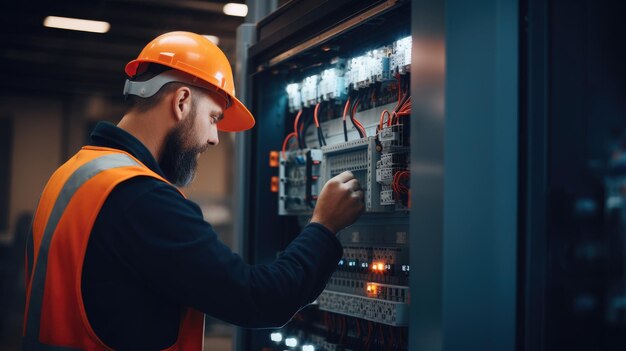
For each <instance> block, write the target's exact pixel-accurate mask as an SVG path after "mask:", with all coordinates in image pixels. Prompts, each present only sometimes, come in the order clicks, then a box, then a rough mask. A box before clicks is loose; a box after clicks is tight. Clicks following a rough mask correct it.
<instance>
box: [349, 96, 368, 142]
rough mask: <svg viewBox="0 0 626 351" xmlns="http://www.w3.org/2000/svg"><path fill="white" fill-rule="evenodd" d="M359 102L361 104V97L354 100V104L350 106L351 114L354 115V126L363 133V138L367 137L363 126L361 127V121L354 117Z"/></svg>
mask: <svg viewBox="0 0 626 351" xmlns="http://www.w3.org/2000/svg"><path fill="white" fill-rule="evenodd" d="M360 104H361V99H357V100H356V102H355V103H354V106H353V107H352V116H354V118H353V119H354V124H355V126H356V127H357V128H358V129H359V130H360V131H361V134H363V138H367V133H366V132H365V127H363V125H362V124H361V122H359V120H358V119H357V118H356V110H357V109H358V108H359V105H360Z"/></svg>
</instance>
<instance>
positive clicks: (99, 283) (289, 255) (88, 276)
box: [24, 32, 363, 350]
mask: <svg viewBox="0 0 626 351" xmlns="http://www.w3.org/2000/svg"><path fill="white" fill-rule="evenodd" d="M126 73H127V74H128V75H129V76H130V79H129V80H128V81H127V82H126V85H125V87H124V93H125V94H126V95H127V96H128V98H129V100H130V103H131V107H130V109H129V110H128V112H127V113H126V114H125V115H124V116H123V118H122V120H121V121H120V123H119V124H118V125H117V126H114V125H111V124H99V125H98V126H97V127H96V128H95V130H94V131H93V133H92V135H91V140H92V141H91V144H90V145H87V146H85V147H84V148H82V149H81V150H80V151H79V152H78V153H77V154H76V155H75V156H74V157H72V158H71V159H70V160H69V161H67V162H66V163H65V164H64V165H63V166H61V167H60V168H59V169H58V170H57V171H56V172H55V173H54V174H53V176H52V177H51V179H50V181H49V182H48V184H47V185H46V188H45V190H44V192H43V194H42V197H41V199H40V202H39V205H38V207H37V211H36V214H35V218H34V221H33V235H32V239H31V240H30V245H29V247H28V248H27V264H28V279H27V284H28V292H27V294H28V296H27V306H26V318H25V319H26V320H25V326H24V348H25V349H27V350H29V349H33V350H40V349H45V350H48V349H51V350H52V349H53V350H69V349H83V350H101V349H126V350H162V349H167V350H201V349H202V340H203V329H204V313H208V314H210V315H212V316H214V317H216V318H220V319H223V320H225V321H228V322H231V323H234V324H237V325H241V326H245V327H277V326H281V325H283V324H285V323H286V322H287V321H288V320H289V319H290V318H291V316H292V315H293V314H294V313H295V312H296V311H297V310H298V309H299V308H301V307H302V306H304V305H306V304H308V303H310V302H312V301H313V300H314V299H315V298H316V297H317V296H318V295H319V294H320V292H321V291H322V290H323V288H324V285H325V283H326V281H327V279H328V278H329V277H330V275H331V274H332V272H333V271H334V269H335V267H336V265H337V262H338V260H339V259H340V258H341V256H342V247H341V245H340V243H339V241H338V240H337V238H336V237H335V234H336V233H337V232H338V231H339V230H341V229H342V228H344V227H346V226H347V225H350V224H351V223H353V222H354V221H355V220H356V219H357V218H358V216H359V215H360V213H361V212H362V210H363V204H362V197H363V192H362V190H361V189H360V185H359V183H358V181H357V180H356V179H354V177H353V176H352V174H350V173H348V172H346V173H342V174H340V175H338V176H337V177H335V178H333V179H331V180H330V181H329V182H328V183H327V184H326V185H325V186H324V188H323V190H322V192H321V193H320V196H319V200H318V205H317V207H316V209H315V211H314V213H313V216H312V219H311V223H310V224H308V225H307V226H306V227H305V228H304V229H303V230H302V233H301V234H300V235H299V236H298V237H297V238H296V239H294V241H293V242H292V243H291V244H290V245H289V246H288V247H287V248H286V249H285V251H284V253H283V254H282V255H281V257H280V258H278V259H276V260H275V261H274V262H273V263H271V264H267V265H248V264H246V263H245V262H243V261H242V259H241V258H240V257H239V256H237V255H235V254H233V253H232V252H231V251H230V250H229V249H228V248H227V247H226V246H225V245H224V244H222V243H221V242H220V241H219V240H218V239H217V236H216V234H215V232H214V231H213V229H212V228H211V225H210V224H209V223H207V222H205V221H204V220H203V218H202V213H201V211H200V209H199V207H198V206H197V205H196V204H194V203H193V202H191V201H189V200H187V199H186V198H185V197H184V195H183V194H182V193H181V192H180V191H179V190H178V188H177V187H175V186H185V185H187V184H189V182H190V181H191V180H192V178H193V173H194V170H195V166H196V160H197V157H198V155H199V154H200V153H202V152H203V151H204V150H206V149H207V148H208V147H209V146H210V145H217V143H218V142H219V139H218V133H217V131H218V130H224V131H241V130H246V129H249V128H251V127H252V126H253V125H254V118H253V117H252V115H251V114H250V112H248V110H247V109H246V108H245V107H244V106H243V104H241V103H240V102H239V101H238V100H237V99H236V98H235V96H234V86H233V78H232V72H231V70H230V65H229V63H228V61H227V59H226V57H225V56H224V54H223V53H222V52H221V51H220V49H219V48H217V46H215V45H213V44H212V43H211V42H209V41H208V40H207V39H205V38H203V37H202V36H199V35H196V34H193V33H187V32H172V33H167V34H164V35H162V36H160V37H158V38H156V39H154V40H153V41H152V42H151V43H149V44H148V45H147V46H146V47H145V48H144V50H143V51H142V52H141V54H140V55H139V57H138V58H137V59H136V60H134V61H131V62H130V63H129V64H128V65H127V66H126ZM267 235H273V233H267Z"/></svg>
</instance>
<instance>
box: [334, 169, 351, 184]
mask: <svg viewBox="0 0 626 351" xmlns="http://www.w3.org/2000/svg"><path fill="white" fill-rule="evenodd" d="M335 179H337V180H338V181H339V182H341V183H345V182H347V181H349V180H350V179H354V174H352V172H350V171H345V172H342V173H340V174H338V175H337V176H335Z"/></svg>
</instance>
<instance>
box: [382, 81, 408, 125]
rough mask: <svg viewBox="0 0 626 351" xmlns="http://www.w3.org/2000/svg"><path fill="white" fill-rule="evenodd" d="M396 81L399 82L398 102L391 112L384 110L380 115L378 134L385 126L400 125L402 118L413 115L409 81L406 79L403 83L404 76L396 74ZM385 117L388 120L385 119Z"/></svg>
mask: <svg viewBox="0 0 626 351" xmlns="http://www.w3.org/2000/svg"><path fill="white" fill-rule="evenodd" d="M396 79H397V80H398V102H397V103H396V106H395V107H394V108H393V110H391V112H390V111H389V110H383V112H382V113H381V114H380V121H379V123H378V130H377V133H378V132H380V131H381V130H382V129H383V128H384V127H385V125H386V126H387V127H390V126H392V125H394V124H400V117H403V116H410V115H411V106H412V102H411V94H410V92H409V87H408V83H407V82H408V80H406V79H404V81H403V78H402V76H401V75H399V74H396ZM403 86H404V88H403ZM385 116H386V117H387V119H385Z"/></svg>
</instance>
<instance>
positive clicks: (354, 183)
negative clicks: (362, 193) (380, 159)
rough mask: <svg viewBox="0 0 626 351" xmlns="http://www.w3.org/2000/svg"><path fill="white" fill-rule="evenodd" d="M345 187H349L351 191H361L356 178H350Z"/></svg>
mask: <svg viewBox="0 0 626 351" xmlns="http://www.w3.org/2000/svg"><path fill="white" fill-rule="evenodd" d="M346 185H347V186H349V187H350V189H351V190H352V191H358V190H361V184H359V181H358V180H357V179H356V178H352V179H350V180H349V181H347V182H346Z"/></svg>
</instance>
